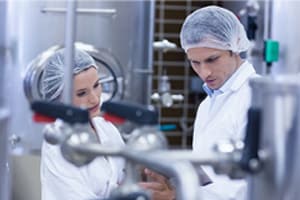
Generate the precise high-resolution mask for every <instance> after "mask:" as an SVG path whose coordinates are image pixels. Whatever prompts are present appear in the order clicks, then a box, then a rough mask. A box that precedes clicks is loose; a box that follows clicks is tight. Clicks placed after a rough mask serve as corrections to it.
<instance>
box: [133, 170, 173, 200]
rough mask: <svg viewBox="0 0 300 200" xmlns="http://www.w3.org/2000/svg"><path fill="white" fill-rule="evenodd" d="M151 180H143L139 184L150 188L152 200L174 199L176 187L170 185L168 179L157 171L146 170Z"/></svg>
mask: <svg viewBox="0 0 300 200" xmlns="http://www.w3.org/2000/svg"><path fill="white" fill-rule="evenodd" d="M144 172H145V174H146V176H147V177H148V179H150V181H149V182H141V183H139V185H140V186H141V187H142V188H144V189H146V190H150V192H151V195H152V200H174V199H175V196H176V195H175V189H174V188H173V187H172V186H171V185H170V183H169V181H168V179H167V178H166V177H164V176H162V175H160V174H158V173H155V172H153V171H151V170H149V169H145V170H144Z"/></svg>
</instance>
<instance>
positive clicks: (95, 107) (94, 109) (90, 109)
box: [89, 104, 99, 112]
mask: <svg viewBox="0 0 300 200" xmlns="http://www.w3.org/2000/svg"><path fill="white" fill-rule="evenodd" d="M98 109H99V104H97V105H95V106H93V107H91V108H89V111H90V112H96V111H98Z"/></svg>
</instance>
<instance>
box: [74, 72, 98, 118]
mask: <svg viewBox="0 0 300 200" xmlns="http://www.w3.org/2000/svg"><path fill="white" fill-rule="evenodd" d="M101 92H102V88H101V85H100V83H99V76H98V73H97V70H96V69H95V68H94V67H91V68H89V69H87V70H84V71H82V72H80V73H79V74H76V75H75V76H74V88H73V104H74V105H75V106H78V107H81V108H86V109H88V111H89V116H90V118H93V117H95V116H98V115H99V114H100V97H101Z"/></svg>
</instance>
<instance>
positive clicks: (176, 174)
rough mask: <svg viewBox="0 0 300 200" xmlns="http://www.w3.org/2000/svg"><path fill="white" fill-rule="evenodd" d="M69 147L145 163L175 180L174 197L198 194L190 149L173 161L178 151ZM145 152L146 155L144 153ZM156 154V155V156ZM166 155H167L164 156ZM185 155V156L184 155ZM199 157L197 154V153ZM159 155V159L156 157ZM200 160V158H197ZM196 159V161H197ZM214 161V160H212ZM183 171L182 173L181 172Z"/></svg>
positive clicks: (188, 199)
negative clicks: (189, 159) (189, 160)
mask: <svg viewBox="0 0 300 200" xmlns="http://www.w3.org/2000/svg"><path fill="white" fill-rule="evenodd" d="M71 148H72V149H73V150H74V151H75V152H76V153H82V154H86V155H89V156H101V155H108V156H122V157H124V158H126V159H128V160H131V161H133V162H137V163H140V164H143V165H145V166H146V167H148V168H149V169H152V170H155V171H158V172H159V173H162V174H163V175H166V176H168V177H173V178H175V180H176V181H177V186H178V188H177V190H176V196H177V198H176V199H179V200H197V199H199V196H198V187H199V186H200V184H199V180H198V175H197V172H196V171H195V168H194V167H193V166H192V164H191V163H190V162H188V159H186V157H188V158H192V159H193V160H194V161H196V160H197V159H196V154H193V155H192V156H189V154H191V153H192V152H191V151H186V152H185V153H183V154H181V155H180V156H183V157H180V156H179V157H180V158H182V161H180V162H179V161H177V160H176V161H175V160H173V158H175V157H176V156H175V155H176V154H177V153H179V152H180V151H174V152H172V151H166V154H161V155H159V154H160V153H163V151H148V152H147V151H145V152H143V153H141V152H140V151H134V150H133V149H130V148H125V149H124V148H123V149H122V148H112V147H109V148H108V147H105V146H104V147H103V146H101V145H99V144H89V145H80V144H79V145H78V144H74V145H71ZM170 152H172V153H171V154H172V157H169V153H170ZM145 154H147V155H145ZM157 155H158V156H157ZM164 156H167V157H164ZM184 156H185V157H184ZM197 156H198V157H199V155H197ZM158 157H159V159H158ZM199 160H200V159H199ZM199 160H198V161H199ZM204 161H205V162H204V163H209V162H208V158H205V159H204ZM214 162H215V161H214ZM182 172H184V173H182Z"/></svg>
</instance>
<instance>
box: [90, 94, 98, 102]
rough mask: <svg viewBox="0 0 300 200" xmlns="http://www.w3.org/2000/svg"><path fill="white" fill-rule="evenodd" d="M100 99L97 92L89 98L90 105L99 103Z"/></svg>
mask: <svg viewBox="0 0 300 200" xmlns="http://www.w3.org/2000/svg"><path fill="white" fill-rule="evenodd" d="M99 98H100V97H99V96H98V94H97V93H96V92H92V93H91V95H90V96H89V101H90V103H97V101H98V99H99Z"/></svg>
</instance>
